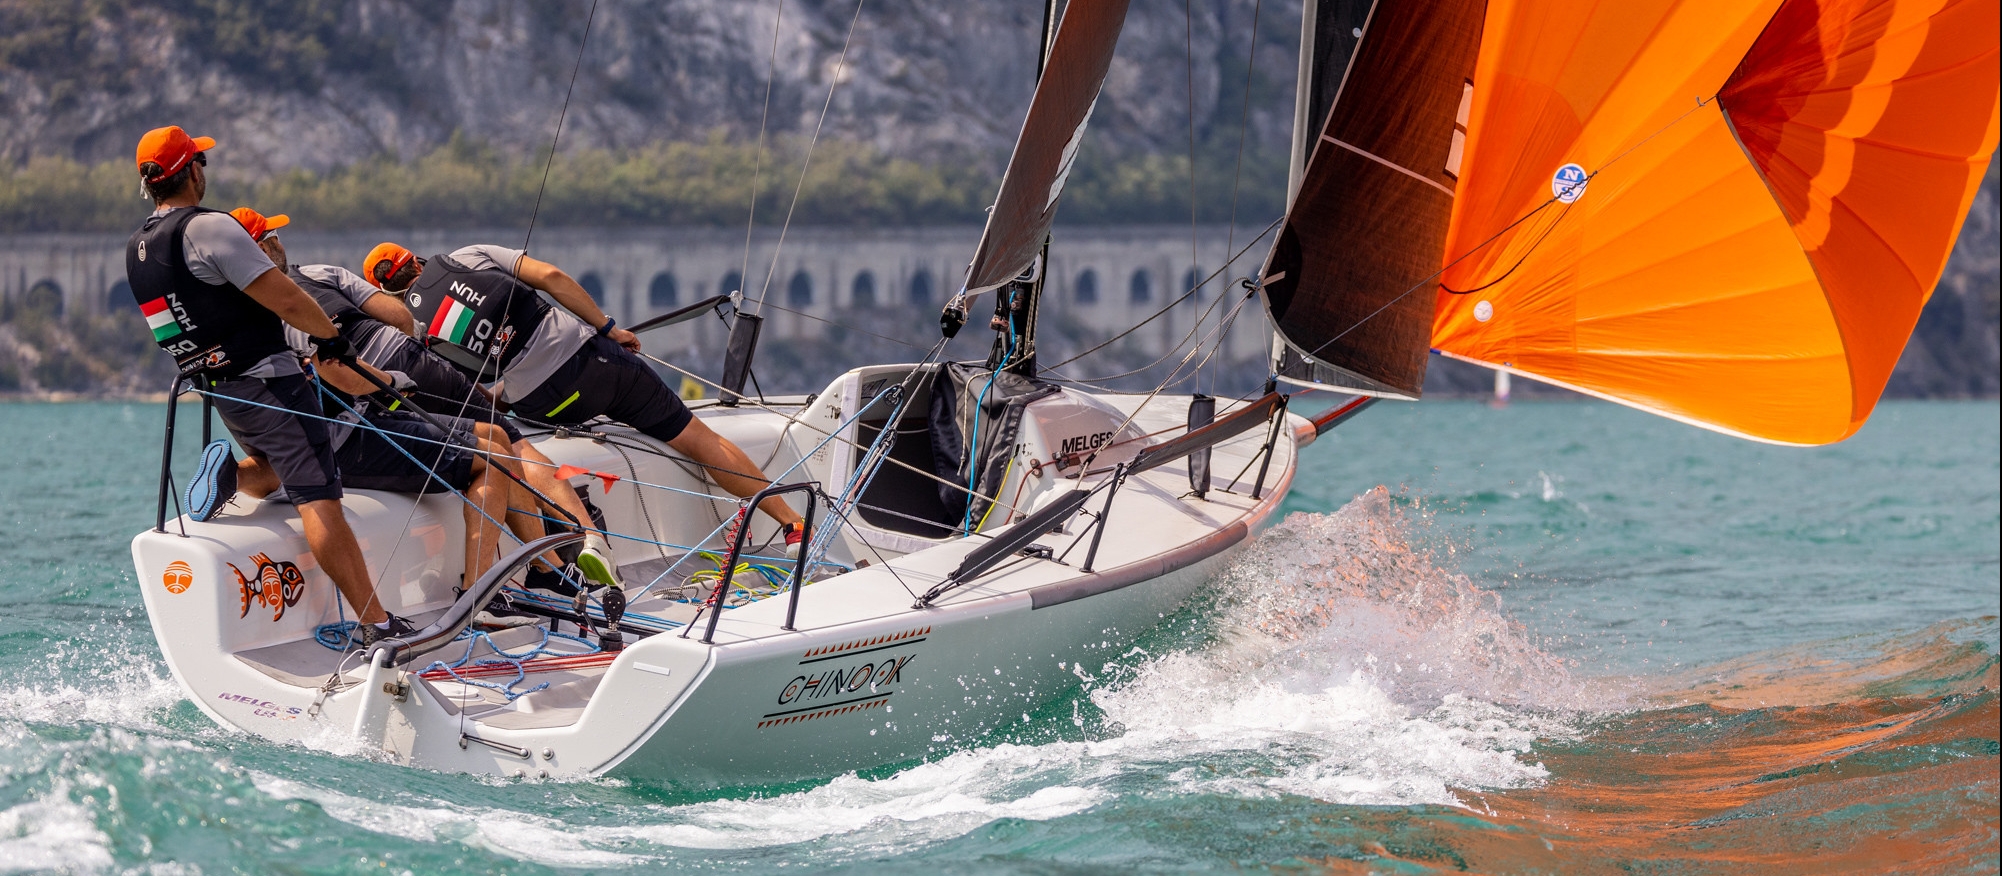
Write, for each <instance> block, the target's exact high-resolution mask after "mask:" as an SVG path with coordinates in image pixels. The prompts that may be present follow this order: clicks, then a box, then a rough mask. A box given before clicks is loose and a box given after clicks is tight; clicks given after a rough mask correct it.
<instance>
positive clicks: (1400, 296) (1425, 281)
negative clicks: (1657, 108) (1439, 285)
mask: <svg viewBox="0 0 2002 876" xmlns="http://www.w3.org/2000/svg"><path fill="white" fill-rule="evenodd" d="M1716 102H1717V96H1716V95H1714V94H1713V95H1711V96H1710V97H1708V98H1702V97H1699V98H1697V99H1696V105H1695V106H1693V107H1690V108H1689V109H1688V110H1685V111H1684V112H1683V113H1682V115H1679V116H1676V117H1675V118H1673V119H1669V120H1668V123H1667V124H1665V125H1662V126H1661V127H1659V128H1656V129H1655V130H1654V132H1653V133H1651V134H1649V135H1647V136H1645V137H1642V138H1641V139H1640V140H1639V141H1637V142H1635V143H1634V145H1632V146H1629V147H1627V148H1626V149H1625V150H1624V151H1622V152H1621V153H1620V154H1618V155H1615V156H1613V157H1612V158H1609V159H1607V160H1606V163H1605V164H1601V165H1599V168H1598V169H1597V170H1594V171H1592V172H1591V173H1589V174H1586V176H1585V182H1584V185H1585V186H1586V187H1587V188H1588V189H1589V188H1590V186H1591V184H1592V181H1593V180H1595V179H1598V178H1599V174H1602V173H1605V172H1606V169H1607V168H1609V167H1612V166H1613V165H1615V164H1618V163H1619V162H1620V160H1621V159H1623V158H1626V157H1627V156H1629V155H1632V154H1634V151H1635V150H1637V149H1639V148H1641V147H1642V146H1646V145H1647V144H1648V143H1650V142H1653V141H1654V139H1655V138H1656V137H1659V136H1661V135H1662V134H1665V133H1667V132H1668V129H1670V128H1673V127H1675V126H1676V125H1679V124H1681V123H1682V120H1684V119H1687V118H1689V117H1690V116H1691V115H1694V114H1695V113H1696V111H1697V110H1700V109H1702V108H1704V107H1706V106H1709V105H1710V104H1713V103H1716ZM1581 197H1582V196H1581ZM1556 203H1559V201H1558V200H1557V196H1556V195H1554V194H1553V195H1551V196H1550V197H1549V198H1547V199H1545V200H1544V201H1543V202H1542V203H1540V204H1537V205H1536V206H1535V207H1534V208H1531V209H1530V211H1529V212H1527V213H1524V214H1522V215H1521V216H1520V217H1517V218H1516V220H1515V221H1513V222H1510V223H1509V224H1507V225H1505V226H1502V228H1501V230H1499V231H1496V232H1495V233H1494V234H1491V235H1489V236H1488V237H1487V239H1485V240H1482V241H1481V242H1479V243H1476V244H1474V245H1473V246H1472V247H1469V248H1468V249H1467V251H1466V252H1464V253H1461V254H1460V255H1459V256H1458V257H1456V258H1454V259H1453V260H1452V261H1450V262H1447V263H1446V264H1445V265H1444V266H1442V267H1440V268H1439V270H1436V271H1433V272H1432V273H1431V274H1428V275H1426V276H1425V277H1423V278H1421V279H1420V280H1419V281H1418V282H1416V283H1414V284H1412V286H1411V288H1409V289H1406V290H1404V291H1403V292H1399V293H1397V297H1396V298H1392V299H1390V300H1389V301H1386V302H1384V303H1383V306H1381V307H1378V308H1377V309H1375V310H1372V311H1370V312H1369V315H1367V316H1364V317H1363V318H1362V319H1360V320H1357V321H1356V324H1355V325H1352V326H1349V327H1348V328H1345V329H1342V332H1341V334H1338V335H1335V336H1334V337H1332V338H1329V339H1327V340H1325V341H1322V342H1321V344H1320V346H1317V347H1315V348H1314V349H1312V350H1308V351H1306V353H1305V354H1306V355H1307V356H1315V355H1318V354H1319V353H1320V352H1321V351H1322V350H1325V349H1327V347H1328V345H1329V344H1332V343H1334V342H1336V341H1339V340H1341V339H1342V338H1343V337H1346V336H1347V335H1348V333H1349V332H1352V331H1355V330H1356V329H1358V328H1361V327H1362V324H1363V323H1366V322H1369V321H1370V320H1372V319H1375V318H1376V316H1377V314H1380V313H1382V312H1384V311H1385V310H1388V309H1389V308H1390V306H1391V305H1393V304H1396V303H1397V302H1399V301H1403V300H1404V298H1405V296H1407V295H1410V294H1411V293H1413V292H1416V291H1418V290H1419V289H1422V288H1424V287H1425V286H1427V285H1429V284H1431V283H1433V282H1434V281H1436V280H1438V279H1439V278H1440V277H1442V276H1444V275H1445V273H1446V272H1447V271H1450V270H1452V269H1453V267H1454V266H1455V265H1458V264H1459V263H1461V262H1463V261H1466V260H1467V259H1469V258H1471V257H1473V255H1474V253H1477V252H1480V251H1481V250H1483V249H1486V248H1487V247H1488V245H1489V244H1492V243H1494V242H1495V241H1497V240H1500V239H1501V236H1502V235H1504V234H1507V233H1509V232H1510V231H1513V230H1515V227H1516V226H1518V225H1521V224H1522V223H1524V222H1528V221H1529V220H1530V219H1531V218H1532V217H1534V216H1535V215H1536V214H1538V213H1541V212H1543V210H1544V208H1546V207H1549V206H1550V205H1552V204H1556ZM1565 206H1567V207H1568V206H1570V205H1569V204H1566V205H1565ZM1564 212H1566V213H1568V212H1570V211H1569V210H1566V211H1564ZM1282 218H1283V217H1282ZM1559 218H1560V219H1561V218H1562V217H1561V216H1560V217H1559ZM1550 227H1551V228H1556V227H1557V223H1555V222H1552V223H1551V224H1550ZM1544 234H1545V236H1548V235H1549V232H1548V231H1546V232H1544ZM1541 243H1542V239H1541V238H1539V239H1538V240H1537V243H1536V244H1532V245H1531V249H1532V250H1533V249H1534V248H1535V246H1536V245H1540V244H1541ZM1523 258H1525V259H1527V258H1528V255H1526V254H1525V255H1524V256H1523ZM1516 267H1521V262H1517V263H1516V265H1515V267H1511V268H1509V271H1508V272H1509V273H1514V272H1515V268H1516ZM1504 276H1506V275H1504ZM1488 285H1489V286H1492V285H1494V284H1493V283H1490V284H1488ZM1481 288H1482V289H1485V288H1487V286H1483V287H1481ZM1448 291H1451V290H1448ZM1467 291H1468V292H1477V291H1480V290H1479V289H1470V290H1467ZM1459 294H1465V293H1459ZM1296 349H1297V348H1296Z"/></svg>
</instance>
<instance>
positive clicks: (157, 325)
mask: <svg viewBox="0 0 2002 876" xmlns="http://www.w3.org/2000/svg"><path fill="white" fill-rule="evenodd" d="M139 312H140V313H143V314H145V315H146V326H147V327H148V328H150V329H152V330H153V340H154V341H156V342H159V341H165V340H168V339H170V338H172V337H174V336H175V335H178V334H180V333H181V322H180V320H177V319H175V318H174V309H173V308H172V307H169V306H167V298H166V296H164V295H163V296H161V297H159V298H155V299H153V300H151V301H148V302H146V303H145V304H141V305H139Z"/></svg>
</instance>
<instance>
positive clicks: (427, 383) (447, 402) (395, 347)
mask: <svg viewBox="0 0 2002 876" xmlns="http://www.w3.org/2000/svg"><path fill="white" fill-rule="evenodd" d="M390 331H392V332H394V331H396V330H395V329H390ZM377 346H379V347H382V348H383V352H382V353H381V354H379V355H376V356H375V357H374V358H372V359H370V360H369V363H368V364H370V365H374V366H375V367H377V368H380V369H382V370H384V371H401V372H403V373H404V374H406V375H409V377H410V379H411V380H412V381H414V382H415V383H416V384H417V388H416V389H414V390H409V391H406V392H405V393H404V395H407V396H409V397H410V400H411V401H413V402H415V403H416V404H417V406H418V407H421V408H423V409H425V410H427V411H430V412H431V413H433V414H437V415H438V416H440V417H464V418H466V419H468V420H478V421H480V422H482V423H492V424H494V425H496V426H499V427H500V429H501V431H503V432H506V433H507V440H508V443H510V444H512V443H514V442H517V441H520V440H521V430H520V429H518V428H516V427H515V425H514V423H513V421H511V420H509V419H508V418H507V417H504V416H501V414H500V412H499V411H496V410H494V405H493V402H492V401H491V400H490V399H488V398H487V394H486V393H484V392H481V391H480V390H479V389H478V388H476V387H475V386H474V385H473V379H472V378H470V377H467V376H466V373H465V372H464V371H460V370H459V369H458V368H457V367H455V366H453V365H452V363H450V362H447V361H445V360H443V359H440V358H438V355H437V354H436V353H433V352H431V351H430V350H426V349H424V345H423V344H421V343H418V342H417V340H416V339H415V338H411V337H408V336H403V337H400V338H398V339H389V340H386V341H384V342H382V343H380V344H378V345H377Z"/></svg>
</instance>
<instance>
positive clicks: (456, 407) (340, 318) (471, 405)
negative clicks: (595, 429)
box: [230, 207, 615, 580]
mask: <svg viewBox="0 0 2002 876" xmlns="http://www.w3.org/2000/svg"><path fill="white" fill-rule="evenodd" d="M230 215H231V216H234V217H236V221H237V222H238V223H239V224H241V225H242V226H243V230H244V231H245V232H248V233H249V234H250V237H251V239H252V240H255V241H257V245H258V247H259V248H261V249H263V250H264V254H265V255H267V256H269V257H270V258H271V260H272V261H273V262H274V263H276V264H279V265H289V266H290V267H289V268H288V269H287V270H288V272H289V274H290V276H291V277H292V280H293V282H295V283H297V284H298V286H299V288H301V289H304V290H305V291H306V294H308V295H311V296H313V300H315V301H317V302H319V304H320V309H321V310H323V311H325V312H326V314H327V317H328V318H329V319H332V320H333V322H334V325H335V326H337V327H338V328H339V329H340V332H341V335H342V336H344V337H346V338H347V339H348V341H349V342H350V343H351V344H353V345H354V348H355V350H356V352H357V354H358V358H360V359H361V361H363V362H365V363H367V364H369V365H372V366H374V367H375V368H376V369H378V370H379V371H381V372H397V373H400V374H403V375H405V376H406V377H408V379H409V380H410V381H411V383H412V387H411V388H412V389H413V390H414V392H415V394H416V395H418V396H420V398H419V400H418V403H419V404H421V405H424V406H425V408H426V409H427V410H429V411H431V412H432V413H437V414H443V415H446V416H450V417H458V418H463V419H465V420H468V421H472V422H477V423H480V424H481V427H480V429H479V430H475V431H477V432H478V433H479V435H480V437H481V440H494V441H497V442H498V443H499V444H500V445H501V446H502V447H504V448H507V449H509V450H512V452H513V453H514V455H515V456H517V457H520V458H521V459H522V460H524V461H525V462H524V464H523V465H521V466H520V467H519V468H520V469H522V471H521V472H520V474H521V476H522V478H523V479H524V480H526V481H527V482H528V484H529V486H531V487H534V488H535V490H536V491H537V492H539V493H541V494H542V495H543V496H544V497H547V498H548V499H549V500H550V501H552V502H554V503H556V505H557V506H558V507H560V508H562V510H563V511H565V512H567V517H568V518H569V519H570V520H572V521H574V522H576V523H578V524H580V525H581V526H582V527H583V528H584V529H585V530H586V533H585V543H584V546H583V552H584V554H587V555H589V556H590V559H588V560H580V563H582V564H584V565H591V564H596V565H599V566H602V567H605V568H615V566H614V564H613V562H612V551H611V548H610V546H609V545H608V544H607V542H606V540H605V536H604V534H603V533H601V532H599V531H597V530H595V529H592V528H591V523H592V521H591V517H590V515H589V514H588V513H587V512H586V510H585V508H584V502H583V500H582V499H581V498H579V497H578V495H577V493H576V491H575V490H572V489H571V488H570V486H569V485H568V484H565V483H563V482H562V481H559V480H557V479H556V464H555V463H554V462H551V461H550V459H549V457H547V456H544V455H543V454H542V451H541V450H540V449H537V448H536V446H535V445H534V443H532V442H530V441H529V440H528V439H527V438H526V437H524V436H523V435H522V434H521V432H520V430H518V429H516V428H515V426H514V423H513V421H511V420H509V419H507V418H506V417H503V416H501V415H500V413H499V412H498V411H496V410H494V405H493V400H492V398H490V397H489V396H488V395H487V392H486V390H485V389H482V388H481V387H480V386H479V385H478V384H476V383H474V382H473V381H472V380H471V379H470V378H468V377H466V375H465V374H463V373H461V372H460V371H459V370H458V369H457V368H454V367H452V365H451V364H450V363H447V362H446V361H445V360H444V359H441V358H439V357H438V355H437V354H435V353H432V352H431V351H430V350H427V349H425V348H424V345H423V344H421V343H419V342H418V341H417V340H416V339H415V338H413V337H411V330H412V329H411V327H412V322H411V316H410V311H409V310H408V309H407V308H405V307H404V306H403V302H401V301H399V300H397V299H396V298H395V297H393V296H390V295H387V294H384V293H383V292H382V291H381V290H379V289H377V288H375V287H374V286H371V285H369V284H368V283H365V282H363V281H362V278H360V277H358V276H356V275H355V274H354V272H352V271H349V270H348V269H346V268H343V267H338V266H335V265H292V264H291V263H290V262H289V261H288V260H287V254H286V252H285V244H284V242H283V241H281V240H280V239H279V236H278V229H279V228H283V227H285V226H286V225H287V224H289V223H290V222H291V219H290V218H289V217H286V216H283V215H278V216H269V217H267V216H264V215H262V214H260V213H258V212H257V211H256V210H253V209H251V208H249V207H238V208H236V209H234V210H231V211H230ZM288 334H292V333H289V332H288ZM292 340H293V342H294V343H293V346H294V347H295V348H296V347H299V346H300V345H301V344H302V343H304V338H303V336H299V337H294V338H293V339H292ZM405 419H407V418H405ZM485 430H493V433H492V434H489V433H488V432H487V431H485ZM390 452H391V453H394V451H393V450H392V451H390ZM399 456H400V454H399ZM352 467H353V466H351V465H350V464H348V463H347V462H345V461H342V465H341V468H342V470H343V471H350V470H351V469H352ZM515 468H516V467H515V466H509V470H511V471H512V470H515ZM353 485H354V486H357V487H365V485H364V484H361V483H359V482H355V483H354V484H353ZM522 498H523V499H524V501H522V502H520V503H519V507H523V508H532V507H535V503H534V502H533V500H532V497H528V496H526V495H524V496H523V497H522ZM518 516H519V515H516V517H511V518H510V519H509V521H508V524H509V528H511V529H513V530H514V531H515V532H516V533H517V534H521V535H522V536H523V538H524V539H525V540H528V539H532V538H533V537H534V536H537V535H540V534H541V532H540V529H539V525H538V528H537V529H535V530H533V531H531V530H529V529H527V528H526V527H525V526H524V522H523V521H522V520H520V519H517V518H518ZM469 531H470V530H469ZM538 574H542V573H538ZM469 580H470V579H469Z"/></svg>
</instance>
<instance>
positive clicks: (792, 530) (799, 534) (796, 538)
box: [785, 523, 806, 560]
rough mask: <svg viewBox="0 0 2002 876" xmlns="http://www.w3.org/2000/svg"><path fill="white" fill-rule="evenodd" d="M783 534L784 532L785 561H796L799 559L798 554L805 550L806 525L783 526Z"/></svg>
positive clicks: (792, 524) (789, 524)
mask: <svg viewBox="0 0 2002 876" xmlns="http://www.w3.org/2000/svg"><path fill="white" fill-rule="evenodd" d="M785 532H786V559H789V560H797V559H799V552H800V551H802V550H804V549H805V546H804V542H805V541H806V524H805V523H788V524H786V525H785Z"/></svg>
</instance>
